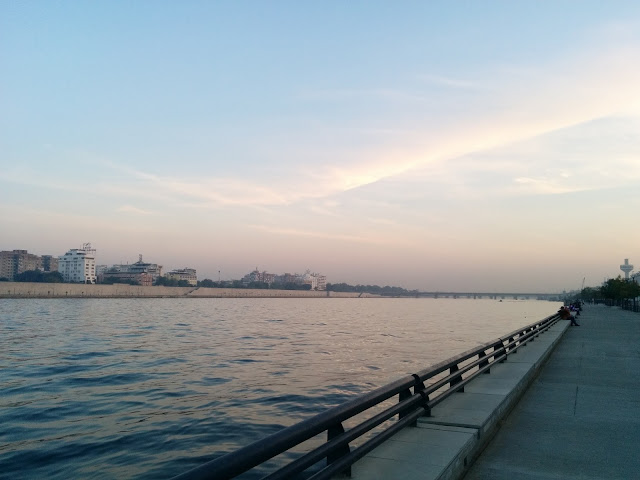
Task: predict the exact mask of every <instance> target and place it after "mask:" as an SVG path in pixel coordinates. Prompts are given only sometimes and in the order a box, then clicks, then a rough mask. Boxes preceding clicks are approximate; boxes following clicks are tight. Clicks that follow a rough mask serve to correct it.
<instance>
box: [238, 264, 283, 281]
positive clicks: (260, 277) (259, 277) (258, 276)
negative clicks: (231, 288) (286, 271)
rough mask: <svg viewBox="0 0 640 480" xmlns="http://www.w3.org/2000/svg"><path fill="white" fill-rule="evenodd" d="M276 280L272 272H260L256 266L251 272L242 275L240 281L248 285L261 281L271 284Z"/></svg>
mask: <svg viewBox="0 0 640 480" xmlns="http://www.w3.org/2000/svg"><path fill="white" fill-rule="evenodd" d="M275 281H276V275H275V274H274V273H267V272H266V271H264V272H261V271H260V270H258V267H256V269H255V270H254V271H253V272H251V273H248V274H246V275H245V276H244V277H242V283H244V284H245V285H249V284H250V283H252V282H263V283H267V284H269V285H271V284H272V283H274V282H275Z"/></svg>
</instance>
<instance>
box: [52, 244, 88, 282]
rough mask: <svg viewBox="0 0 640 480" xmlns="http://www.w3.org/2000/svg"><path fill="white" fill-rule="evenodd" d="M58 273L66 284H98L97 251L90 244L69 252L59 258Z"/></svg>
mask: <svg viewBox="0 0 640 480" xmlns="http://www.w3.org/2000/svg"><path fill="white" fill-rule="evenodd" d="M58 271H59V272H60V273H61V274H62V278H63V279H64V281H65V282H70V283H96V251H95V250H94V249H92V248H91V244H90V243H85V244H83V245H82V248H73V249H71V250H69V251H68V252H67V253H65V254H64V255H62V256H61V257H59V259H58Z"/></svg>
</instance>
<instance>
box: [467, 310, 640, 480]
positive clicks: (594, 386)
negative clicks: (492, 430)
mask: <svg viewBox="0 0 640 480" xmlns="http://www.w3.org/2000/svg"><path fill="white" fill-rule="evenodd" d="M578 320H579V322H580V323H581V326H580V327H571V328H569V329H568V330H567V331H566V332H565V334H564V336H563V338H562V340H561V341H560V342H559V344H558V345H557V347H556V348H555V350H554V351H553V353H552V354H551V356H550V358H549V360H548V362H547V364H546V365H545V366H544V368H543V369H542V371H541V373H540V374H539V376H538V377H537V378H536V380H535V381H534V382H533V383H532V385H531V386H530V387H529V390H528V391H527V392H526V393H525V395H524V397H523V398H522V399H521V400H520V402H519V403H518V404H517V405H516V407H515V408H514V409H513V410H512V412H511V413H510V414H509V415H508V416H507V417H506V419H505V420H504V422H503V424H502V426H501V428H500V430H499V431H498V433H497V434H496V436H495V437H494V438H493V440H492V441H491V442H490V443H489V445H488V446H487V447H486V449H485V450H484V451H483V452H482V454H481V455H480V457H478V459H477V460H476V462H475V464H474V465H473V466H472V467H471V469H470V471H469V472H468V473H467V475H466V476H465V477H464V480H478V479H491V480H500V479H513V478H518V479H522V480H530V479H625V480H626V479H634V478H640V315H639V314H638V313H632V312H627V311H624V310H619V309H617V308H609V307H605V306H586V307H585V309H584V310H583V312H582V314H581V315H580V317H578Z"/></svg>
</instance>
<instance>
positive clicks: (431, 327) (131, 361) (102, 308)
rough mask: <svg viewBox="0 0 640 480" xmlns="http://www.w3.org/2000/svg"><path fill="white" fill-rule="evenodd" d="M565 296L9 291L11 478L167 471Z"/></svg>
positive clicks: (3, 399) (5, 341) (0, 341)
mask: <svg viewBox="0 0 640 480" xmlns="http://www.w3.org/2000/svg"><path fill="white" fill-rule="evenodd" d="M558 306H559V304H558V303H552V302H546V301H535V300H531V301H528V300H504V301H502V302H499V301H497V300H488V299H477V300H472V299H456V300H454V299H427V298H422V299H417V298H407V299H395V298H393V299H391V298H380V299H377V298H366V299H365V298H361V299H358V298H348V299H338V298H335V299H334V298H318V299H315V298H305V299H296V298H294V299H277V298H251V299H240V298H222V299H42V300H35V299H4V300H0V392H2V395H1V396H0V477H2V478H12V479H16V478H48V479H65V480H67V479H69V478H82V479H92V478H95V479H115V478H143V479H151V478H154V479H155V478H170V477H172V476H174V475H177V474H179V473H182V472H184V471H185V470H188V469H189V468H192V467H194V466H196V465H199V464H201V463H204V462H205V461H208V460H211V459H212V458H214V457H215V456H217V455H219V454H220V453H223V452H228V451H231V450H234V449H236V448H238V447H239V446H243V445H246V444H248V443H250V442H252V441H255V440H258V439H260V438H262V437H264V436H266V435H268V434H271V433H273V432H275V431H277V430H278V429H280V428H282V427H284V426H288V425H291V424H293V423H295V422H297V421H300V420H302V419H304V418H308V417H309V416H311V415H313V414H315V413H318V412H321V411H323V410H325V409H326V408H328V407H331V406H334V405H337V404H340V403H342V402H344V401H346V400H348V399H349V398H350V397H352V396H353V395H357V394H359V393H363V392H366V391H369V390H372V389H373V388H376V387H378V386H381V385H384V384H386V383H388V382H390V381H392V380H395V379H397V378H399V377H401V376H404V375H406V374H408V373H413V372H416V371H418V370H421V369H423V368H425V367H427V366H429V365H431V364H433V363H436V362H439V361H441V360H444V359H446V358H449V357H451V356H453V355H454V354H456V353H459V352H461V351H464V350H467V349H469V348H471V347H473V346H475V345H477V344H479V343H484V342H486V341H489V340H492V339H494V338H496V337H498V336H500V335H504V334H505V333H508V332H510V331H512V330H514V329H516V328H519V327H521V326H524V325H527V324H529V323H532V322H534V321H536V320H539V319H541V318H544V317H546V316H548V315H551V314H553V313H554V312H555V311H556V310H557V309H558Z"/></svg>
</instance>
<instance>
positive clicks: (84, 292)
mask: <svg viewBox="0 0 640 480" xmlns="http://www.w3.org/2000/svg"><path fill="white" fill-rule="evenodd" d="M327 297H329V298H359V297H367V298H372V297H377V298H379V295H372V294H369V293H362V294H360V293H357V292H326V291H310V290H271V289H269V290H264V289H250V288H246V289H245V288H206V287H165V286H151V287H141V286H138V285H126V284H120V283H116V284H113V285H84V284H81V283H29V282H2V283H0V298H327Z"/></svg>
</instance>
